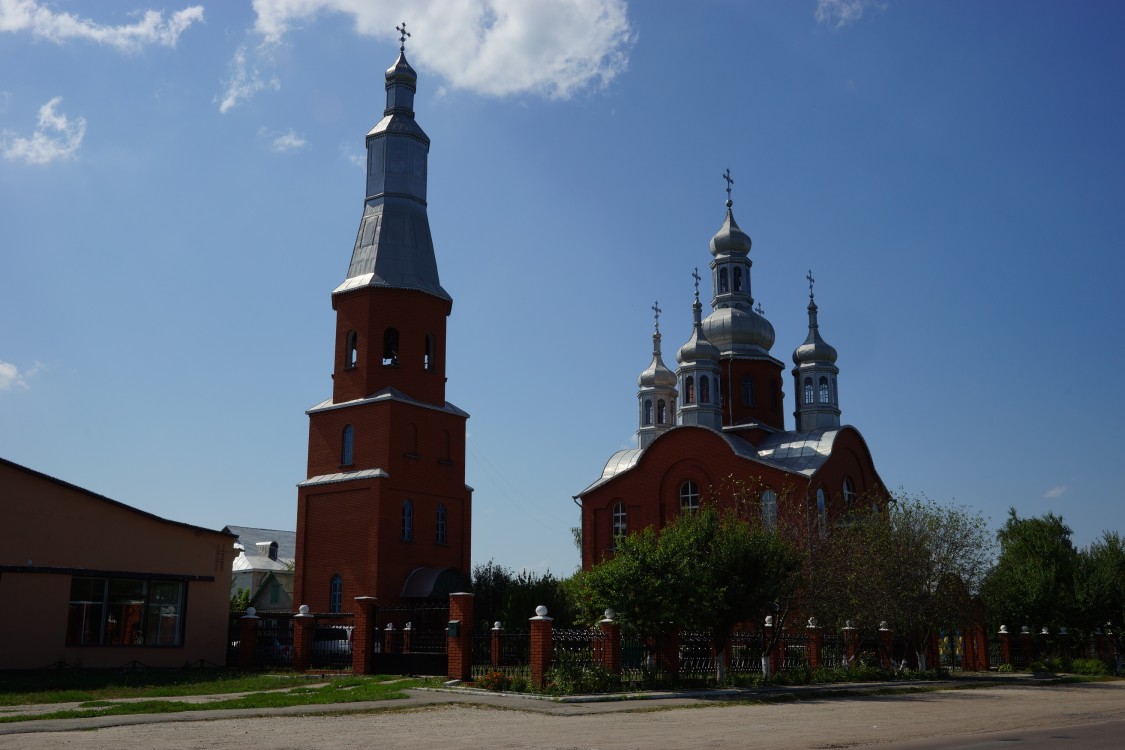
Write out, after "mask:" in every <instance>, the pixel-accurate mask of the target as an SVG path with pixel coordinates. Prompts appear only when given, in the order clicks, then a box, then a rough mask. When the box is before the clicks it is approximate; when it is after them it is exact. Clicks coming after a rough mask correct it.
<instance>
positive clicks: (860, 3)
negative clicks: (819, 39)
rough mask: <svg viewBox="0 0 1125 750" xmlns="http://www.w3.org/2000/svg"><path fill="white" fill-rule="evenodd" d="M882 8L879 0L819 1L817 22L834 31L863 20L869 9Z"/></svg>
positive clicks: (816, 14)
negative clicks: (864, 13)
mask: <svg viewBox="0 0 1125 750" xmlns="http://www.w3.org/2000/svg"><path fill="white" fill-rule="evenodd" d="M878 7H882V6H881V5H880V3H879V2H878V1H877V0H817V2H816V12H815V13H814V15H815V16H816V20H817V22H818V23H822V24H824V25H826V26H831V27H832V28H834V29H842V28H844V27H845V26H847V25H848V24H850V23H855V22H856V21H858V20H859V19H861V18H863V12H864V11H865V10H867V9H868V8H878Z"/></svg>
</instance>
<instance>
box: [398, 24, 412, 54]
mask: <svg viewBox="0 0 1125 750" xmlns="http://www.w3.org/2000/svg"><path fill="white" fill-rule="evenodd" d="M395 31H397V32H398V51H399V52H405V51H406V37H408V36H410V32H409V31H407V30H406V21H403V22H402V26H395Z"/></svg>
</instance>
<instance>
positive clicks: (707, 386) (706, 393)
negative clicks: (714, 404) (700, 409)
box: [699, 375, 711, 404]
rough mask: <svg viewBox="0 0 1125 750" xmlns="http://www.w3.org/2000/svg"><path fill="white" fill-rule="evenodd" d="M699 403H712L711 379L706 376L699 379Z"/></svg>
mask: <svg viewBox="0 0 1125 750" xmlns="http://www.w3.org/2000/svg"><path fill="white" fill-rule="evenodd" d="M699 403H701V404H709V403H711V378H709V377H707V376H706V375H704V376H703V377H701V378H700V379H699Z"/></svg>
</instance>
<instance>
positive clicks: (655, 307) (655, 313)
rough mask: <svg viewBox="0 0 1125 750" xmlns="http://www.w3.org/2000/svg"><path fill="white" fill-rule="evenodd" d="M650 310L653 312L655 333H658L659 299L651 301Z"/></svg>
mask: <svg viewBox="0 0 1125 750" xmlns="http://www.w3.org/2000/svg"><path fill="white" fill-rule="evenodd" d="M652 312H653V317H654V318H656V331H657V333H659V332H660V313H661V310H660V300H657V301H656V302H653V303H652Z"/></svg>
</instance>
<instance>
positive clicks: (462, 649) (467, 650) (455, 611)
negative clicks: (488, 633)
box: [446, 592, 473, 682]
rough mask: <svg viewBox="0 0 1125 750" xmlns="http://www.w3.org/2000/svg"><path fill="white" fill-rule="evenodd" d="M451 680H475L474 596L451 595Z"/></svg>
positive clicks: (461, 593)
mask: <svg viewBox="0 0 1125 750" xmlns="http://www.w3.org/2000/svg"><path fill="white" fill-rule="evenodd" d="M446 633H447V635H446V651H447V653H448V655H449V663H448V666H449V669H448V674H449V679H451V680H461V681H462V682H468V681H469V680H471V679H473V595H472V594H468V593H465V592H460V593H456V594H450V595H449V628H448V630H447V631H446Z"/></svg>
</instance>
